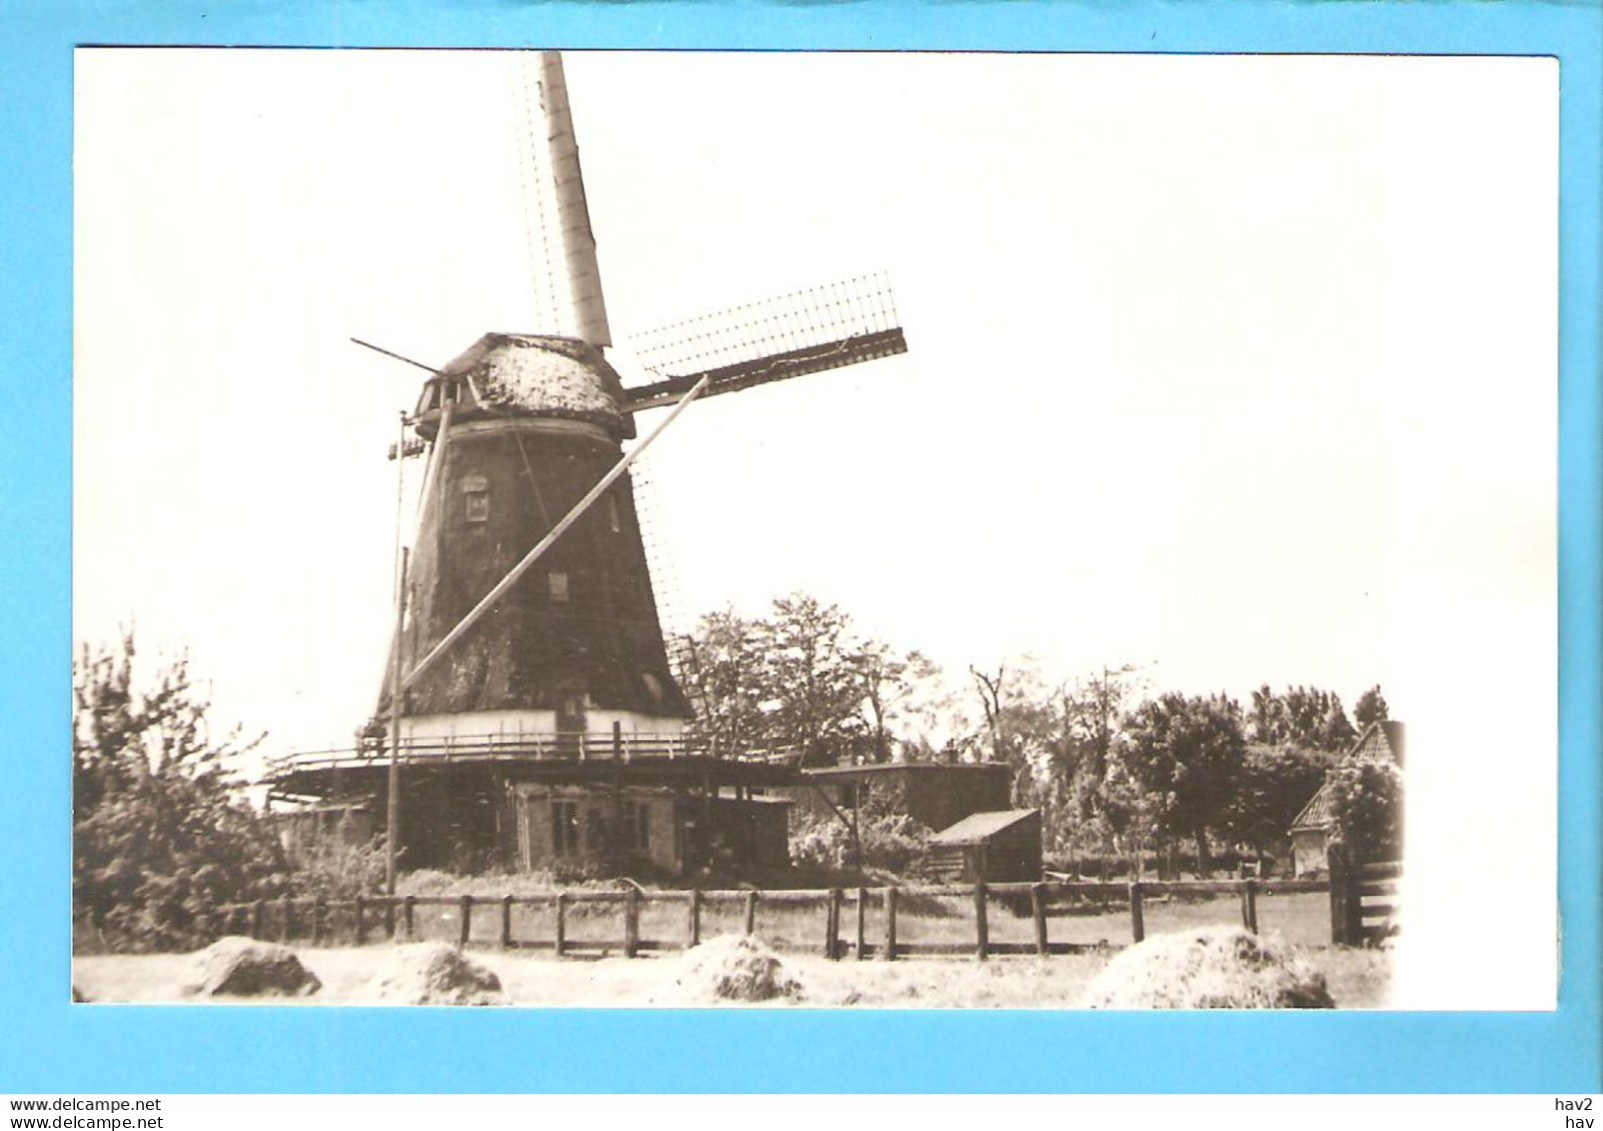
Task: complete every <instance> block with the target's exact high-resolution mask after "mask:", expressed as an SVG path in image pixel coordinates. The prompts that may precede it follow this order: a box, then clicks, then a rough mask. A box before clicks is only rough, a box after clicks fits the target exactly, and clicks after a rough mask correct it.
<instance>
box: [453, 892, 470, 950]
mask: <svg viewBox="0 0 1603 1131" xmlns="http://www.w3.org/2000/svg"><path fill="white" fill-rule="evenodd" d="M461 903H462V911H461V914H460V916H459V918H460V919H461V920H462V921H461V923H459V924H458V925H457V926H458V930H457V935H456V948H457V949H458V950H462V949H464V948H466V946H467V945H468V938H469V936H471V935H472V934H473V897H472V896H471V895H464V896H463V897H462V901H461Z"/></svg>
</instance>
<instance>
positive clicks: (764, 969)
mask: <svg viewBox="0 0 1603 1131" xmlns="http://www.w3.org/2000/svg"><path fill="white" fill-rule="evenodd" d="M678 982H679V986H680V987H681V989H683V990H684V991H685V992H686V994H687V995H689V996H691V997H695V998H700V999H703V1000H705V999H706V998H715V999H717V1000H719V1001H773V1000H774V999H775V998H790V999H793V1000H794V999H797V998H800V997H801V996H802V987H801V983H800V982H798V981H796V979H795V978H792V977H791V976H790V975H789V974H787V973H786V972H785V968H784V966H782V965H781V964H780V961H779V959H778V958H776V957H775V956H774V952H773V951H771V950H769V949H768V948H767V947H766V946H764V945H763V944H762V943H761V942H760V941H758V940H757V939H754V938H752V937H751V936H749V935H720V936H718V937H717V938H713V939H708V940H707V941H706V942H704V943H702V944H701V945H700V946H697V947H692V948H691V949H690V950H688V951H686V952H685V955H684V957H683V958H682V959H681V960H680V969H679V976H678Z"/></svg>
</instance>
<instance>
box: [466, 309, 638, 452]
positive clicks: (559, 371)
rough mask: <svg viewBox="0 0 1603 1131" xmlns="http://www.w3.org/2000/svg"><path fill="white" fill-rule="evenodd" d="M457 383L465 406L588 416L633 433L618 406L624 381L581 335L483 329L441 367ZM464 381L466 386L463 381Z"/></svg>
mask: <svg viewBox="0 0 1603 1131" xmlns="http://www.w3.org/2000/svg"><path fill="white" fill-rule="evenodd" d="M439 380H440V381H441V383H442V384H455V385H457V386H458V388H457V395H456V397H455V400H456V403H458V404H459V405H462V406H463V409H464V412H467V411H471V407H470V406H473V407H477V408H479V409H484V410H490V411H499V412H503V413H504V412H508V411H511V412H516V413H520V414H523V413H527V414H529V415H531V416H545V417H555V418H559V419H566V420H584V421H589V422H591V423H594V424H599V425H601V426H602V427H604V428H606V429H607V430H608V431H609V432H612V433H613V434H614V435H616V436H619V437H620V438H626V437H628V436H632V435H633V434H634V428H633V420H632V418H631V417H630V416H629V415H628V414H627V413H625V412H624V411H623V410H622V408H621V407H620V405H621V403H622V400H623V382H622V380H620V379H619V377H618V373H617V371H616V370H615V369H613V368H612V366H611V365H609V364H608V363H607V359H606V358H605V357H604V356H603V355H602V353H601V350H600V349H599V348H597V347H596V346H593V345H591V344H590V343H588V342H584V341H581V340H579V339H577V338H562V337H556V336H554V335H544V334H499V333H497V334H485V335H484V336H483V337H482V338H480V339H479V340H478V341H477V342H475V343H474V344H473V345H472V346H471V347H470V348H469V349H467V350H466V351H464V352H463V353H461V354H459V355H457V356H456V357H455V358H453V359H452V360H451V361H450V362H448V363H447V364H446V365H445V366H444V367H443V368H441V369H440V371H439ZM464 386H465V387H464Z"/></svg>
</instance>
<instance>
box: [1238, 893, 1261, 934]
mask: <svg viewBox="0 0 1603 1131" xmlns="http://www.w3.org/2000/svg"><path fill="white" fill-rule="evenodd" d="M1241 925H1242V926H1243V927H1245V928H1247V930H1249V931H1251V932H1252V933H1253V934H1255V935H1256V934H1257V933H1258V881H1257V880H1243V881H1241Z"/></svg>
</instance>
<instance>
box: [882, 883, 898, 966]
mask: <svg viewBox="0 0 1603 1131" xmlns="http://www.w3.org/2000/svg"><path fill="white" fill-rule="evenodd" d="M901 894H902V893H901V889H900V888H896V887H888V888H886V889H885V961H886V962H894V961H895V960H896V904H897V901H898V900H899V899H900V898H901Z"/></svg>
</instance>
